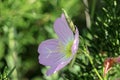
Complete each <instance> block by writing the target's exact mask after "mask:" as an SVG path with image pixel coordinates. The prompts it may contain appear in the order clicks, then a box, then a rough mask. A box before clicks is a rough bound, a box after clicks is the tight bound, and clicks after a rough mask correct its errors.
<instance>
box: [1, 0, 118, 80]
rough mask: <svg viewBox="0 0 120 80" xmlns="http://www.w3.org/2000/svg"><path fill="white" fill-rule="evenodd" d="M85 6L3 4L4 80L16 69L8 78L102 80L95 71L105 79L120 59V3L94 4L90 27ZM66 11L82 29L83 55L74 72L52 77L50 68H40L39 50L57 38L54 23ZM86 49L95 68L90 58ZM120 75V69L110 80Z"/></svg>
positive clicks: (73, 2)
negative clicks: (108, 62)
mask: <svg viewBox="0 0 120 80" xmlns="http://www.w3.org/2000/svg"><path fill="white" fill-rule="evenodd" d="M83 1H84V0H70V1H67V0H0V73H1V74H0V79H2V78H4V75H5V76H7V75H8V74H9V72H11V71H12V70H13V69H14V71H13V72H11V73H10V76H9V77H7V78H9V79H10V80H26V79H27V80H99V77H98V76H97V74H96V73H95V70H94V67H95V68H96V69H97V71H98V73H99V74H100V76H102V75H103V62H104V60H105V58H108V57H116V56H119V55H120V14H119V13H120V5H119V4H120V2H119V0H97V1H95V0H90V1H89V0H88V3H89V6H88V7H87V9H88V10H89V11H90V12H89V14H90V17H91V27H90V28H87V26H86V24H87V22H85V20H86V18H85V17H86V15H85V12H84V11H85V10H86V6H85V4H84V2H83ZM93 4H94V6H93ZM95 4H96V6H95ZM62 8H64V9H65V10H66V12H67V13H68V14H69V16H70V17H71V19H72V20H73V22H74V24H75V25H76V26H77V27H78V28H79V32H80V45H79V48H80V50H79V51H78V53H77V57H76V60H75V62H74V64H73V65H72V67H71V66H70V65H71V64H70V65H67V66H66V67H64V68H63V69H62V70H61V71H59V72H58V73H56V74H53V75H52V76H46V75H45V72H46V70H47V69H46V68H47V67H45V66H42V65H40V64H39V62H38V52H37V49H38V45H39V44H40V42H42V41H44V40H46V39H49V38H53V37H54V38H56V35H55V34H54V31H53V23H54V21H55V20H56V18H58V17H59V16H60V15H61V13H62ZM86 46H87V49H88V50H89V54H90V56H91V60H92V61H93V63H94V66H93V65H92V64H91V61H90V60H89V58H88V56H86V54H84V51H83V50H85V48H86ZM5 66H8V67H7V68H5ZM14 66H16V67H15V68H14ZM119 71H120V65H119V64H117V65H114V67H113V68H112V70H111V71H110V72H108V76H107V78H108V79H109V80H116V79H117V78H120V77H119V76H120V73H119ZM7 78H6V80H7Z"/></svg>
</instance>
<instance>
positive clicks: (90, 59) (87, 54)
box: [83, 49, 103, 80]
mask: <svg viewBox="0 0 120 80" xmlns="http://www.w3.org/2000/svg"><path fill="white" fill-rule="evenodd" d="M83 52H84V53H85V55H86V56H87V57H88V59H89V61H90V63H91V65H92V67H93V69H94V71H95V73H96V74H97V76H98V77H99V79H100V80H103V78H102V77H101V76H100V74H99V73H98V71H97V69H96V68H95V66H94V64H93V61H92V58H91V56H90V55H89V52H88V50H87V49H85V51H83Z"/></svg>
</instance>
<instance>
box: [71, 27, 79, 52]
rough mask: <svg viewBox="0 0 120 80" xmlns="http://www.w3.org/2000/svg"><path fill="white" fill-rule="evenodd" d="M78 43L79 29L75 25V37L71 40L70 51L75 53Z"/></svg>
mask: <svg viewBox="0 0 120 80" xmlns="http://www.w3.org/2000/svg"><path fill="white" fill-rule="evenodd" d="M78 45H79V31H78V29H77V27H76V31H75V39H74V42H73V46H72V53H73V54H75V53H76V52H77V50H78Z"/></svg>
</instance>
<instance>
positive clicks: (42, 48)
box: [38, 39, 65, 66]
mask: <svg viewBox="0 0 120 80" xmlns="http://www.w3.org/2000/svg"><path fill="white" fill-rule="evenodd" d="M63 49H64V46H62V44H61V43H60V42H59V40H57V39H50V40H46V41H43V42H42V43H41V44H40V45H39V48H38V52H39V54H40V55H39V63H40V64H43V65H47V66H52V65H55V64H56V63H60V60H61V58H63V57H64V55H65V54H64V53H62V50H63Z"/></svg>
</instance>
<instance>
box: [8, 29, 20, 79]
mask: <svg viewBox="0 0 120 80" xmlns="http://www.w3.org/2000/svg"><path fill="white" fill-rule="evenodd" d="M15 45H16V41H15V28H14V27H9V33H8V47H9V53H8V55H7V57H6V61H7V65H8V67H9V69H10V70H12V69H13V67H14V66H16V68H17V52H16V49H15V48H16V46H15ZM16 68H15V69H14V71H13V72H12V74H10V77H11V78H12V80H18V74H17V70H16Z"/></svg>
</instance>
